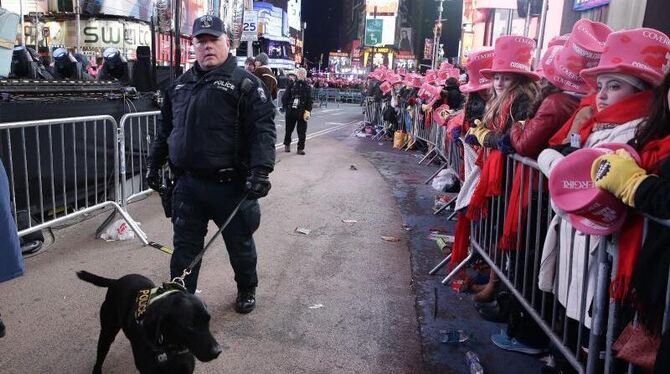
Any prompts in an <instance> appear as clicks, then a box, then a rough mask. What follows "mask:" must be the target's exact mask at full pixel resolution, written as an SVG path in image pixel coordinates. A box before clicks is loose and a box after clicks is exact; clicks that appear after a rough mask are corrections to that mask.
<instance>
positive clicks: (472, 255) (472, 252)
mask: <svg viewBox="0 0 670 374" xmlns="http://www.w3.org/2000/svg"><path fill="white" fill-rule="evenodd" d="M474 255H475V254H474V251H472V250H471V251H470V253H468V257H466V258H465V259H464V260H463V261H461V262H460V263H459V264H458V265H456V267H454V268H453V269H452V270H451V272H449V274H447V276H446V277H444V279H442V282H441V283H442V284H443V285H445V286H446V285H447V283H449V281H450V280H451V278H453V277H454V276H455V275H456V274H458V272H459V271H461V269H463V268H464V267H465V265H467V264H468V263H469V262H470V260H472V257H474Z"/></svg>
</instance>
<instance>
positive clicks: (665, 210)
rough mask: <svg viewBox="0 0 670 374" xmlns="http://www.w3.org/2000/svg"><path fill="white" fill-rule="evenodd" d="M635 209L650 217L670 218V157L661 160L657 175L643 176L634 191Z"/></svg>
mask: <svg viewBox="0 0 670 374" xmlns="http://www.w3.org/2000/svg"><path fill="white" fill-rule="evenodd" d="M635 209H637V210H639V211H641V212H642V213H646V214H648V215H650V216H652V217H656V218H660V219H670V157H667V158H666V159H665V160H663V161H662V162H661V168H660V173H659V176H656V175H652V176H649V177H647V178H645V179H644V180H643V181H642V183H640V185H639V186H638V188H637V190H636V191H635Z"/></svg>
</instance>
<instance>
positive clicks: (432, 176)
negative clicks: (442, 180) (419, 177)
mask: <svg viewBox="0 0 670 374" xmlns="http://www.w3.org/2000/svg"><path fill="white" fill-rule="evenodd" d="M448 167H449V165H448V164H446V163H444V164H442V165H441V166H440V167H439V168H438V169H437V171H436V172H435V173H433V174H432V175H431V176H430V177H428V179H426V181H425V182H423V184H428V183H430V181H432V180H433V178H435V177H437V175H438V174H440V172H441V171H442V170H444V169H446V168H448Z"/></svg>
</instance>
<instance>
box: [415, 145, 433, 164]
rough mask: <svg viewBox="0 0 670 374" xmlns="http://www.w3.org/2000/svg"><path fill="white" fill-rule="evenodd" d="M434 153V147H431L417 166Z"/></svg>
mask: <svg viewBox="0 0 670 374" xmlns="http://www.w3.org/2000/svg"><path fill="white" fill-rule="evenodd" d="M434 152H435V148H434V147H431V148H430V149H428V152H427V153H426V155H425V156H423V158H422V159H421V160H420V161H419V165H421V163H422V162H424V161H425V160H426V159H427V158H428V157H430V156H432V155H433V153H434Z"/></svg>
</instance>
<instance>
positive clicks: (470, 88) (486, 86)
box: [458, 83, 493, 93]
mask: <svg viewBox="0 0 670 374" xmlns="http://www.w3.org/2000/svg"><path fill="white" fill-rule="evenodd" d="M491 87H493V83H485V84H481V85H476V86H475V85H471V84H469V83H468V84H463V85H460V86H458V89H459V90H461V92H462V93H471V92H477V91H484V90H488V89H491Z"/></svg>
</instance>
